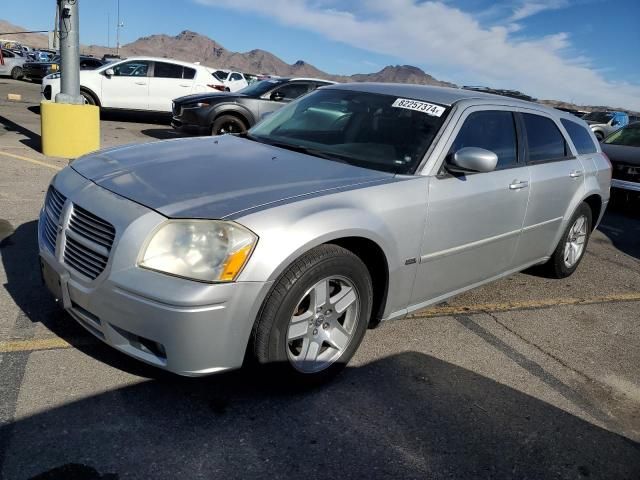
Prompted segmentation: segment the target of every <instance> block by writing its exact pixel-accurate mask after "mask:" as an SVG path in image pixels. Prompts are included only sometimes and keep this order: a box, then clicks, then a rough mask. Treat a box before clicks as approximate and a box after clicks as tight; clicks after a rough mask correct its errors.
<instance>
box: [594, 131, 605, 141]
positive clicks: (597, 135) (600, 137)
mask: <svg viewBox="0 0 640 480" xmlns="http://www.w3.org/2000/svg"><path fill="white" fill-rule="evenodd" d="M594 135H595V136H596V139H597V140H598V142H602V140H604V133H602V132H595V133H594Z"/></svg>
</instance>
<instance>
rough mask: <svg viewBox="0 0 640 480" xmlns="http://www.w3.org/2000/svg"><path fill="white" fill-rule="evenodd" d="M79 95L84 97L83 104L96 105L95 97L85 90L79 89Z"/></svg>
mask: <svg viewBox="0 0 640 480" xmlns="http://www.w3.org/2000/svg"><path fill="white" fill-rule="evenodd" d="M80 95H81V96H82V98H84V104H85V105H96V99H95V97H94V96H93V95H91V94H90V93H89V92H87V91H86V90H80Z"/></svg>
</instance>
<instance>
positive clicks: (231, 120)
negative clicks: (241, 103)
mask: <svg viewBox="0 0 640 480" xmlns="http://www.w3.org/2000/svg"><path fill="white" fill-rule="evenodd" d="M246 131H247V125H246V124H245V123H244V122H243V121H242V120H241V119H240V118H238V117H236V116H235V115H221V116H219V117H218V118H216V119H215V121H214V122H213V125H212V126H211V135H224V134H225V133H244V132H246Z"/></svg>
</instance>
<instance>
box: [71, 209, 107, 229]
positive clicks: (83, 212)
mask: <svg viewBox="0 0 640 480" xmlns="http://www.w3.org/2000/svg"><path fill="white" fill-rule="evenodd" d="M74 213H75V214H77V215H82V216H84V217H86V218H87V219H88V220H91V221H94V222H95V223H98V224H100V225H102V226H103V227H104V228H106V229H107V230H108V231H110V232H112V233H113V234H115V228H113V225H111V224H110V223H109V222H107V221H105V220H102V219H101V218H100V217H98V216H96V215H94V214H93V213H91V212H89V211H88V210H85V209H84V208H82V207H79V206H77V205H74Z"/></svg>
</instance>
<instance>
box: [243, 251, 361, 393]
mask: <svg viewBox="0 0 640 480" xmlns="http://www.w3.org/2000/svg"><path fill="white" fill-rule="evenodd" d="M372 300H373V287H372V283H371V277H370V275H369V271H368V270H367V267H366V266H365V265H364V263H363V262H362V260H360V258H359V257H357V256H356V255H354V254H353V253H352V252H350V251H349V250H346V249H344V248H342V247H339V246H337V245H322V246H320V247H317V248H315V249H313V250H311V251H309V252H308V253H306V254H305V255H303V256H302V257H301V258H300V259H298V260H297V261H296V262H295V263H293V264H292V265H291V266H290V267H289V268H288V269H287V270H286V271H285V272H284V273H283V274H282V275H281V276H280V278H279V279H278V280H277V282H276V283H275V285H274V287H273V289H272V291H271V293H270V294H269V296H268V298H267V300H266V301H265V304H264V306H263V308H262V310H261V314H260V316H259V319H258V321H257V323H256V326H255V327H254V334H253V347H254V348H253V354H254V357H255V359H256V360H257V361H258V363H259V364H261V365H263V366H266V367H268V368H270V369H273V370H275V371H277V372H278V374H279V375H283V374H284V375H285V376H286V377H287V378H289V379H293V380H294V381H295V382H297V383H315V382H318V381H323V380H326V379H328V378H330V377H331V376H333V375H335V374H336V373H338V372H339V371H340V370H341V369H342V368H344V366H345V365H346V364H347V362H348V361H349V360H350V359H351V357H352V356H353V354H354V353H355V351H356V350H357V348H358V346H359V345H360V342H361V341H362V338H363V337H364V334H365V332H366V330H367V324H368V320H369V318H370V316H371V306H372Z"/></svg>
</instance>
